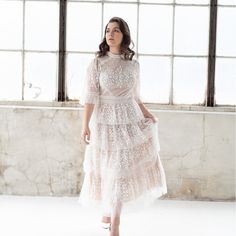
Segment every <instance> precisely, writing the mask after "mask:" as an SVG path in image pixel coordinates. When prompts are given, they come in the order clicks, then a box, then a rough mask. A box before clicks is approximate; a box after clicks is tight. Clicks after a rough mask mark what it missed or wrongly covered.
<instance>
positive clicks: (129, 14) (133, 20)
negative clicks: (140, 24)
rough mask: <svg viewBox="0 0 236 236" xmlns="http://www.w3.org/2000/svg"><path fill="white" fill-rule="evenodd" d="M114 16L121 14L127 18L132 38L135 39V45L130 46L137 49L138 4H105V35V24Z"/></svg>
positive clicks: (123, 17)
mask: <svg viewBox="0 0 236 236" xmlns="http://www.w3.org/2000/svg"><path fill="white" fill-rule="evenodd" d="M113 16H119V17H121V18H122V19H123V20H125V21H126V22H127V24H128V26H129V29H130V34H131V39H132V40H133V42H134V44H135V46H134V48H132V47H133V44H132V43H131V44H130V48H131V49H132V50H134V51H136V47H137V46H136V42H137V40H136V35H137V4H110V3H105V4H104V28H103V32H102V34H103V37H104V31H105V26H106V24H107V23H108V21H109V20H110V18H112V17H113Z"/></svg>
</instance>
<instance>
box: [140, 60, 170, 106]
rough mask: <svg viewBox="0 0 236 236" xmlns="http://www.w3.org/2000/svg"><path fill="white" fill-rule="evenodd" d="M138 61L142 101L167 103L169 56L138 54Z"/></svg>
mask: <svg viewBox="0 0 236 236" xmlns="http://www.w3.org/2000/svg"><path fill="white" fill-rule="evenodd" d="M139 63H140V94H141V98H142V101H143V102H150V103H155V102H157V103H169V91H170V78H171V77H170V76H171V74H170V71H171V70H170V67H171V64H170V58H167V57H149V56H148V57H147V56H143V57H142V56H140V57H139Z"/></svg>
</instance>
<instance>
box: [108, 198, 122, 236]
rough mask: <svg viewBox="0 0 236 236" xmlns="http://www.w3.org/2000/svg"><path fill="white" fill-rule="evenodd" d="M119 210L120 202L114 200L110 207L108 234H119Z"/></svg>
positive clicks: (116, 235)
mask: <svg viewBox="0 0 236 236" xmlns="http://www.w3.org/2000/svg"><path fill="white" fill-rule="evenodd" d="M121 210H122V203H121V202H116V203H115V204H114V205H113V207H112V210H111V233H110V236H119V225H120V215H121Z"/></svg>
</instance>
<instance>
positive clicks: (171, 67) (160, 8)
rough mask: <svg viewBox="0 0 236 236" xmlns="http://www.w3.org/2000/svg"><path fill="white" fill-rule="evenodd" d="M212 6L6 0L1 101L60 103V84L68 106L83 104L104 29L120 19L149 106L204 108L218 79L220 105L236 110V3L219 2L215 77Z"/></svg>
mask: <svg viewBox="0 0 236 236" xmlns="http://www.w3.org/2000/svg"><path fill="white" fill-rule="evenodd" d="M214 2H217V1H214ZM60 3H61V5H60ZM62 3H63V4H64V6H65V12H64V13H63V14H62V11H60V10H61V9H60V7H61V6H62ZM210 3H211V0H140V1H136V0H119V1H107V0H106V1H98V0H96V1H95V0H94V1H92V0H90V1H81V0H80V1H79V0H67V1H65V0H61V1H59V0H58V1H57V0H54V1H53V0H42V1H38V0H25V1H23V0H15V1H8V0H0V30H1V32H4V34H1V36H0V65H1V67H0V76H1V80H0V100H35V101H36V100H37V101H39V100H44V101H52V100H57V99H58V92H59V85H60V84H64V87H63V86H62V88H60V89H62V90H63V89H64V92H65V99H66V100H76V101H77V100H80V98H81V96H82V95H83V88H84V78H85V73H86V68H87V66H88V63H89V61H90V60H91V59H92V58H93V57H94V52H95V51H97V50H98V45H99V43H100V42H101V39H102V38H103V36H104V28H105V25H106V23H107V22H108V20H109V19H110V18H111V17H113V16H120V17H122V18H123V19H124V20H126V21H127V23H128V24H129V26H130V30H131V37H132V40H133V42H134V48H133V50H134V51H135V52H136V56H137V58H138V60H139V62H140V66H141V68H140V73H141V74H140V78H141V95H142V98H143V102H148V103H158V104H198V105H205V104H206V98H207V90H208V88H207V84H208V80H209V77H210V76H211V75H212V74H214V87H215V96H214V99H215V104H216V105H235V104H236V97H235V89H236V84H235V83H236V82H235V81H236V78H235V75H236V71H235V70H236V51H235V46H234V42H235V41H236V33H235V32H234V31H233V30H232V29H233V28H234V22H235V21H236V1H235V0H218V7H217V19H215V20H214V21H216V22H215V23H217V30H216V36H217V37H215V38H214V40H215V43H216V59H215V68H214V70H210V72H209V70H208V66H209V43H212V42H211V41H209V32H210V31H211V27H212V26H211V24H210V11H211V9H212V7H213V6H211V4H210ZM63 17H64V18H63ZM62 18H63V19H62ZM60 22H62V23H60ZM63 22H64V24H63ZM211 23H212V22H211ZM213 23H214V22H213ZM63 30H64V31H63ZM60 32H65V34H64V35H63V34H60ZM59 39H60V40H62V41H64V42H65V48H66V50H64V51H63V50H62V49H61V48H60V46H59V45H63V44H59ZM213 43H214V42H213ZM59 52H60V53H61V54H62V57H60V60H61V61H60V62H59ZM61 54H60V55H61ZM60 63H62V64H63V65H65V71H64V72H63V70H60V66H59V64H60ZM60 65H61V64H60ZM61 73H63V75H61ZM209 73H212V74H211V75H209ZM211 77H212V76H211ZM61 80H63V81H64V83H60V82H61Z"/></svg>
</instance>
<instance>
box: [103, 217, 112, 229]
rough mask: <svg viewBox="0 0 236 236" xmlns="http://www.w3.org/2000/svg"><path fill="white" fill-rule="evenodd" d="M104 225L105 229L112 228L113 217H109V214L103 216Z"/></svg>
mask: <svg viewBox="0 0 236 236" xmlns="http://www.w3.org/2000/svg"><path fill="white" fill-rule="evenodd" d="M102 227H103V228H104V229H109V230H111V217H108V216H103V217H102Z"/></svg>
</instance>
